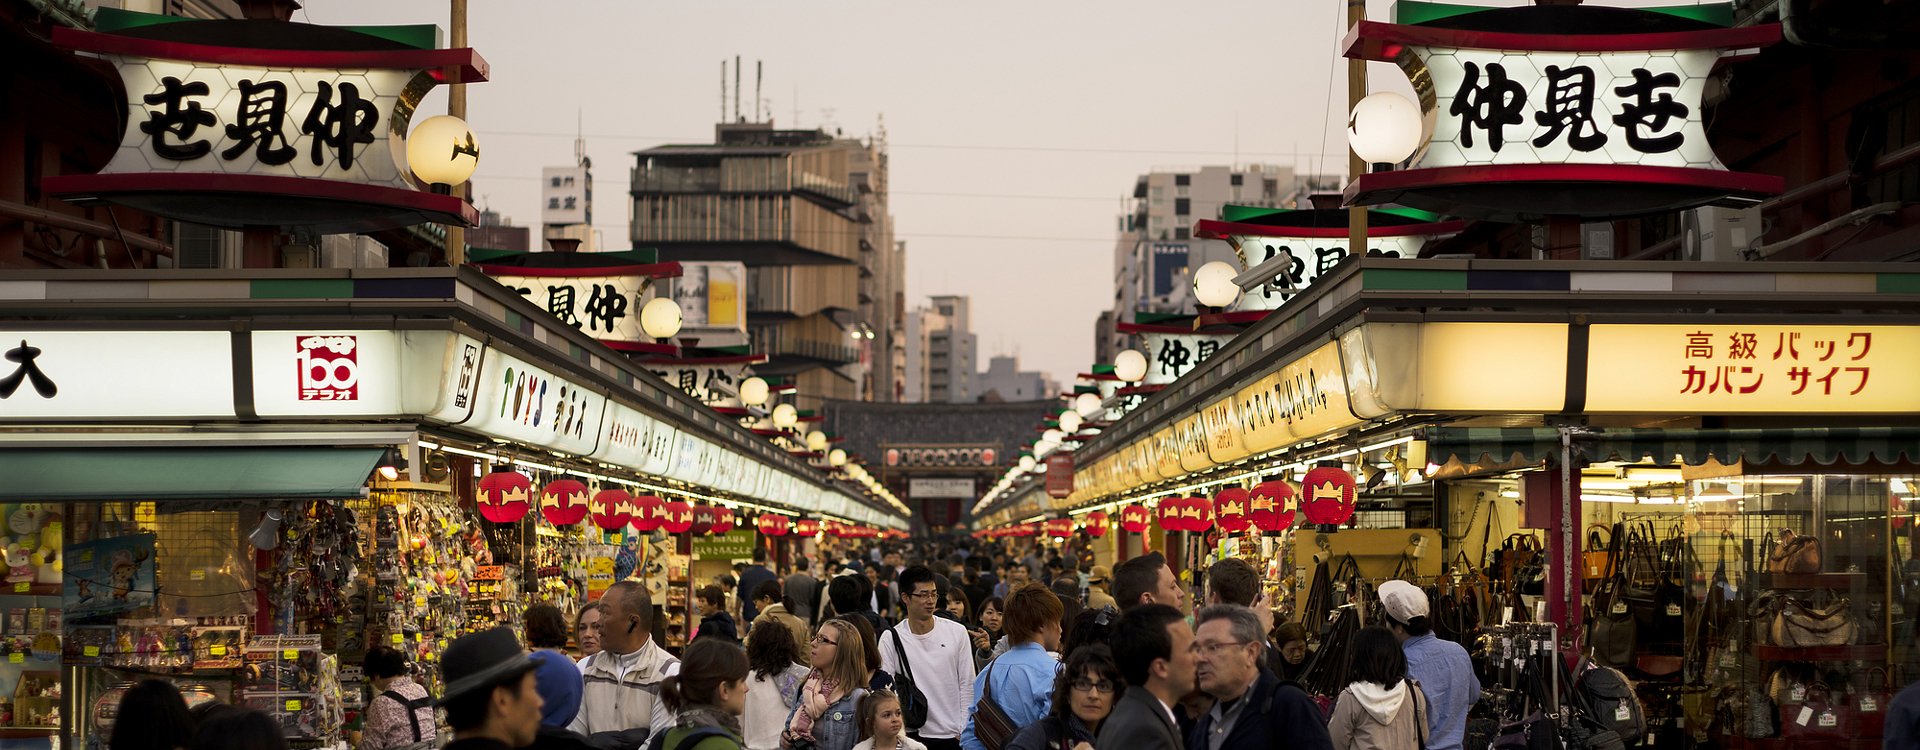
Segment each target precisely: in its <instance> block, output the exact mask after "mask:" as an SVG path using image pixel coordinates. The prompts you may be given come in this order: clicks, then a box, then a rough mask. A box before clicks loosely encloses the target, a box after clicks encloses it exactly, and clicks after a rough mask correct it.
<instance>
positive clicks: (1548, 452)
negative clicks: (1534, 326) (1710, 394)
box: [1426, 427, 1920, 466]
mask: <svg viewBox="0 0 1920 750" xmlns="http://www.w3.org/2000/svg"><path fill="white" fill-rule="evenodd" d="M1426 437H1427V460H1428V461H1430V462H1432V463H1436V464H1440V465H1443V466H1444V465H1446V464H1447V463H1448V462H1449V461H1450V460H1452V459H1455V458H1458V459H1459V460H1460V462H1461V463H1463V464H1476V463H1484V464H1498V463H1508V462H1514V461H1519V462H1525V463H1538V462H1541V461H1545V460H1548V459H1550V458H1555V457H1558V456H1559V454H1560V432H1559V431H1558V430H1556V429H1553V428H1549V427H1429V428H1427V430H1426ZM1573 447H1574V450H1575V451H1577V452H1578V453H1579V454H1580V456H1581V457H1582V458H1585V459H1586V460H1588V461H1639V460H1641V459H1642V458H1646V457H1651V460H1652V461H1654V462H1656V463H1663V464H1664V463H1669V462H1671V461H1673V460H1674V458H1675V457H1676V456H1678V457H1679V460H1680V461H1681V462H1683V463H1686V464H1688V465H1692V466H1697V465H1700V464H1703V463H1706V462H1707V459H1708V458H1709V457H1711V458H1713V459H1714V460H1716V461H1719V462H1721V463H1732V462H1734V461H1736V460H1741V459H1744V460H1747V461H1750V462H1758V463H1782V464H1787V465H1797V464H1800V463H1804V462H1806V461H1808V460H1811V461H1814V462H1816V463H1819V464H1823V465H1825V464H1832V463H1834V462H1836V461H1845V462H1847V463H1853V464H1858V463H1865V462H1868V461H1876V460H1877V461H1884V462H1897V461H1903V460H1906V461H1914V460H1920V427H1811V428H1770V429H1705V428H1675V429H1624V428H1621V429H1594V430H1588V431H1585V432H1578V433H1575V434H1574V439H1573Z"/></svg>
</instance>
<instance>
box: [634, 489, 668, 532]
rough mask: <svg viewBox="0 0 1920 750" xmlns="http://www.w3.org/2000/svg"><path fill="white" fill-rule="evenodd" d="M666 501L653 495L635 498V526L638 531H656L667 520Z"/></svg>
mask: <svg viewBox="0 0 1920 750" xmlns="http://www.w3.org/2000/svg"><path fill="white" fill-rule="evenodd" d="M666 505H667V504H666V501H664V500H661V499H660V498H658V497H655V496H653V495H641V496H639V497H636V498H634V499H633V528H634V529H635V530H636V531H654V530H656V529H659V528H660V524H661V522H662V521H665V520H666Z"/></svg>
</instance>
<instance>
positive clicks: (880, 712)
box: [853, 690, 927, 750]
mask: <svg viewBox="0 0 1920 750" xmlns="http://www.w3.org/2000/svg"><path fill="white" fill-rule="evenodd" d="M859 716H860V744H858V745H854V746H853V750H927V746H926V745H923V744H920V741H919V740H915V739H914V738H912V737H908V736H907V734H906V731H907V720H906V717H905V715H904V714H902V713H901V711H900V696H898V695H894V693H893V691H891V690H875V691H873V692H871V693H868V694H867V697H866V698H865V699H864V700H861V701H860V712H859Z"/></svg>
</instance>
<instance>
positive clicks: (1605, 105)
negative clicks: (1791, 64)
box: [1346, 8, 1784, 220]
mask: <svg viewBox="0 0 1920 750" xmlns="http://www.w3.org/2000/svg"><path fill="white" fill-rule="evenodd" d="M1592 10H1593V12H1588V11H1587V10H1582V9H1578V8H1576V9H1574V10H1572V11H1560V10H1540V11H1528V13H1529V14H1531V15H1536V16H1540V17H1541V18H1542V19H1546V18H1551V19H1552V21H1551V22H1543V21H1536V22H1535V24H1536V25H1537V26H1539V27H1540V28H1548V27H1555V28H1559V29H1564V30H1565V31H1567V32H1574V33H1562V34H1529V33H1510V32H1508V31H1507V30H1506V29H1499V30H1496V29H1491V28H1488V29H1479V28H1473V23H1474V21H1473V19H1474V16H1475V14H1471V13H1469V14H1466V15H1464V16H1459V17H1457V19H1458V20H1459V22H1460V23H1459V24H1458V25H1451V26H1449V27H1446V28H1440V27H1436V26H1403V25H1395V24H1386V23H1377V22H1371V21H1362V22H1361V23H1360V24H1359V25H1358V26H1356V27H1355V29H1354V30H1353V31H1352V32H1351V33H1350V34H1349V35H1348V37H1347V41H1346V48H1347V49H1346V55H1347V56H1348V57H1352V58H1359V59H1367V60H1378V61H1381V62H1393V63H1396V64H1397V65H1399V67H1400V68H1401V69H1402V70H1403V71H1404V72H1406V73H1407V75H1408V77H1409V78H1410V79H1414V80H1419V81H1421V83H1422V85H1421V86H1419V87H1417V88H1419V89H1420V91H1421V93H1422V94H1423V97H1422V100H1421V102H1420V107H1421V110H1422V112H1423V113H1424V114H1425V117H1426V124H1427V131H1428V132H1427V135H1428V139H1427V142H1426V143H1425V144H1424V145H1423V146H1422V147H1421V148H1420V149H1419V150H1418V151H1417V152H1416V153H1415V154H1414V155H1413V156H1412V158H1411V159H1410V160H1409V161H1410V162H1411V166H1410V167H1409V168H1407V169H1404V170H1397V171H1387V172H1378V173H1374V174H1368V175H1363V176H1361V177H1360V178H1359V179H1356V180H1355V182H1354V184H1353V185H1352V186H1350V187H1349V188H1348V190H1347V197H1348V198H1349V200H1350V201H1355V202H1358V203H1360V204H1372V203H1381V202H1387V201H1395V200H1397V201H1398V202H1399V203H1401V204H1403V205H1409V206H1415V207H1418V208H1423V209H1428V210H1433V211H1441V212H1449V213H1455V214H1456V215H1461V216H1476V217H1486V218H1498V219H1500V220H1514V219H1525V218H1537V217H1544V216H1546V215H1553V213H1554V212H1555V211H1558V212H1559V214H1558V215H1563V216H1590V217H1596V218H1598V217H1606V216H1631V215H1638V214H1644V213H1651V212H1653V211H1654V210H1676V209H1680V208H1686V207H1690V206H1695V205H1701V204H1704V203H1708V202H1711V201H1714V200H1719V199H1721V198H1725V197H1727V196H1729V195H1736V196H1741V197H1743V198H1747V199H1754V198H1757V197H1758V196H1761V195H1766V194H1771V193H1777V192H1779V191H1780V190H1781V189H1783V187H1784V184H1783V182H1782V181H1781V180H1780V179H1779V178H1777V177H1772V178H1769V177H1767V176H1765V175H1749V174H1742V173H1735V172H1729V171H1727V168H1726V166H1725V165H1723V164H1721V162H1720V159H1719V157H1717V156H1715V154H1714V152H1713V147H1712V145H1711V144H1709V143H1708V141H1707V135H1706V127H1705V125H1706V119H1707V117H1706V116H1707V114H1708V111H1707V110H1708V107H1707V106H1706V104H1705V92H1706V89H1707V82H1708V80H1709V79H1710V78H1712V77H1713V74H1714V72H1715V70H1716V69H1717V68H1718V66H1720V65H1721V64H1723V63H1725V62H1727V61H1728V60H1729V59H1737V58H1740V57H1745V56H1750V55H1752V54H1757V53H1758V50H1759V48H1760V47H1763V46H1766V45H1768V44H1772V43H1773V42H1775V41H1778V40H1779V39H1780V27H1779V25H1777V24H1762V25H1754V26H1746V27H1740V28H1720V29H1698V28H1695V27H1685V28H1684V29H1681V28H1679V27H1669V28H1672V29H1673V30H1671V31H1669V30H1667V29H1661V28H1659V27H1660V19H1661V18H1662V16H1659V15H1658V14H1656V13H1653V12H1650V11H1642V12H1641V13H1642V14H1644V15H1642V16H1641V17H1640V18H1637V19H1632V20H1627V18H1626V17H1627V16H1628V15H1629V14H1626V13H1618V12H1614V13H1607V11H1611V10H1612V9H1592ZM1511 15H1517V14H1509V16H1511ZM1582 16H1584V17H1582ZM1509 23H1511V21H1509ZM1650 31H1654V32H1655V33H1649V32H1650ZM1515 183H1520V184H1518V185H1516V184H1515ZM1525 183H1538V184H1542V185H1544V184H1548V183H1553V184H1555V189H1553V190H1526V189H1524V188H1525V187H1526V186H1525ZM1636 184H1638V185H1642V186H1645V185H1655V186H1658V187H1659V188H1660V189H1657V190H1646V189H1642V190H1639V191H1637V194H1636V191H1635V189H1634V186H1635V185H1636ZM1516 188H1520V189H1516ZM1600 191H1608V192H1600ZM1612 193H1626V195H1620V196H1617V197H1614V198H1612V199H1610V200H1593V198H1594V197H1597V196H1602V195H1610V194H1612Z"/></svg>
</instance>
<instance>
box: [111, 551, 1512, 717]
mask: <svg viewBox="0 0 1920 750" xmlns="http://www.w3.org/2000/svg"><path fill="white" fill-rule="evenodd" d="M1204 575H1205V577H1206V582H1207V587H1206V590H1207V591H1208V592H1209V593H1208V600H1207V601H1206V602H1204V603H1199V602H1196V603H1195V604H1196V607H1195V611H1194V613H1193V615H1192V616H1191V617H1189V616H1188V615H1187V614H1185V612H1184V607H1185V605H1186V604H1187V602H1186V598H1187V593H1186V589H1185V588H1184V587H1183V586H1182V585H1181V582H1180V580H1179V578H1178V576H1176V575H1175V573H1174V571H1173V570H1172V569H1171V568H1170V567H1169V566H1168V565H1167V562H1166V560H1165V559H1164V558H1163V557H1161V555H1160V554H1159V553H1157V552H1152V553H1148V554H1146V555H1141V556H1136V557H1133V558H1131V559H1129V560H1126V561H1125V562H1122V563H1120V564H1118V565H1116V566H1114V567H1113V568H1111V569H1109V568H1108V567H1106V566H1096V565H1092V564H1091V561H1090V560H1086V559H1076V558H1074V557H1066V558H1063V557H1062V556H1060V555H1057V554H1053V553H1052V551H1050V550H1047V549H1046V548H1044V547H1040V546H1035V547H1034V548H1033V549H1031V550H1027V551H1026V552H1025V554H1024V555H1016V554H1014V553H1012V552H1010V551H1007V550H1001V549H991V550H973V549H958V550H949V549H945V548H937V549H930V548H927V547H925V546H918V545H916V546H912V547H906V548H880V547H876V548H872V549H869V550H865V551H864V552H863V553H862V554H861V555H860V556H858V557H853V558H847V559H829V560H819V561H813V560H808V559H805V558H798V559H795V560H794V561H793V563H792V565H791V567H790V568H788V569H784V570H775V569H773V568H771V567H769V566H768V565H767V556H766V551H765V550H764V549H758V550H755V554H754V563H753V564H752V565H746V566H741V567H740V568H739V569H737V570H735V571H734V573H733V574H732V575H727V576H723V577H720V578H719V579H718V580H716V581H715V582H714V583H713V584H712V585H709V586H705V587H703V588H702V589H700V590H699V591H698V593H697V597H696V599H697V601H698V603H699V608H700V613H701V619H700V624H699V627H698V630H697V631H696V636H695V637H694V638H693V639H692V640H691V642H690V643H689V645H688V646H687V647H686V648H685V649H684V651H683V653H682V654H681V655H680V656H679V657H678V658H676V657H675V656H673V655H672V654H670V653H669V652H668V651H667V650H666V649H664V648H662V647H661V646H660V645H658V644H657V643H655V642H654V638H653V635H652V634H653V632H654V631H653V619H654V607H653V605H652V600H651V597H650V596H649V594H648V591H647V589H646V587H645V586H644V585H642V584H640V583H638V582H621V583H617V584H615V585H614V586H612V587H611V588H609V589H608V590H607V591H606V593H605V594H604V595H603V596H602V597H601V598H600V599H599V600H598V601H596V602H594V603H592V604H589V605H587V606H585V607H584V608H582V609H581V611H580V612H578V613H577V614H576V615H575V616H574V618H573V621H572V623H571V632H572V641H573V642H575V643H576V644H577V646H578V654H579V655H578V658H577V660H576V659H575V658H574V657H572V656H570V655H568V654H567V653H565V650H566V648H567V643H568V641H569V638H568V631H569V623H568V622H567V620H566V618H565V617H564V615H563V614H562V613H561V612H560V611H559V610H557V609H555V608H553V607H551V606H545V605H537V606H534V607H532V608H529V610H528V611H527V612H526V616H525V623H524V632H525V643H524V644H523V643H522V642H520V641H519V640H518V639H516V638H515V637H514V635H513V633H512V631H510V630H507V629H505V628H496V629H494V630H490V631H486V632H483V633H477V634H473V635H469V636H465V637H462V638H460V639H458V640H456V641H454V642H453V644H452V646H451V647H449V649H448V650H447V652H446V654H445V655H444V656H443V658H442V660H441V663H440V668H441V670H442V681H443V684H444V686H445V688H444V695H442V696H441V697H440V699H439V700H438V701H437V702H434V701H431V700H429V699H428V697H427V694H426V691H425V690H424V689H422V688H421V687H420V686H419V685H418V684H416V683H415V682H414V681H412V680H410V679H409V678H408V677H407V665H406V664H405V661H404V659H403V657H402V656H401V655H400V654H399V653H397V652H395V651H393V650H391V649H386V648H375V649H373V650H372V651H370V652H369V654H368V656H367V660H366V667H365V669H366V673H367V675H368V676H369V678H370V679H371V680H372V682H373V687H374V695H375V697H374V698H373V700H372V702H371V704H370V705H369V707H368V710H367V712H366V714H365V716H366V718H365V722H364V726H363V727H362V730H361V732H360V733H359V736H358V737H357V739H356V741H357V745H358V747H359V748H360V750H388V749H389V748H397V749H398V750H424V749H425V748H429V747H434V746H438V745H439V744H441V743H440V738H439V737H438V736H437V732H436V730H435V726H434V724H435V722H434V709H435V707H436V706H437V707H439V708H441V709H443V710H444V711H445V717H446V722H447V726H449V727H450V728H451V729H452V732H453V738H452V742H451V743H448V744H447V746H448V747H450V748H452V750H505V749H506V748H525V747H532V748H539V749H540V750H640V749H641V748H646V750H1095V749H1096V748H1097V749H1098V750H1250V749H1251V748H1255V747H1263V746H1268V745H1270V744H1271V743H1273V742H1274V741H1275V738H1286V742H1287V744H1288V746H1289V747H1291V748H1296V749H1297V750H1459V749H1460V747H1461V745H1462V741H1463V738H1464V730H1465V724H1466V716H1467V711H1468V710H1469V709H1470V708H1471V706H1472V703H1473V701H1474V700H1476V699H1477V698H1478V696H1479V691H1478V689H1477V683H1475V682H1473V680H1474V677H1473V673H1472V669H1471V665H1470V664H1469V662H1468V658H1467V655H1466V652H1465V650H1464V649H1462V648H1461V647H1460V646H1459V645H1458V644H1454V643H1451V642H1448V641H1442V640H1439V639H1437V638H1435V637H1434V636H1433V634H1432V632H1431V629H1430V626H1429V624H1428V609H1427V608H1428V602H1427V599H1426V596H1425V594H1424V593H1423V592H1421V590H1420V589H1419V588H1417V587H1414V586H1412V585H1410V584H1402V585H1396V583H1398V582H1390V583H1387V584H1384V585H1382V586H1381V587H1380V590H1379V593H1380V596H1381V601H1382V605H1383V608H1384V609H1385V612H1386V615H1387V617H1386V620H1387V623H1388V624H1387V626H1386V627H1373V628H1367V629H1365V630H1363V631H1361V633H1360V634H1359V635H1358V636H1356V637H1355V638H1354V639H1353V641H1352V644H1353V648H1354V652H1353V654H1352V669H1351V672H1352V682H1351V684H1349V685H1348V686H1347V687H1346V688H1345V689H1344V690H1343V691H1341V693H1340V694H1339V696H1338V698H1337V699H1336V700H1335V701H1333V703H1332V705H1331V706H1329V707H1327V708H1323V707H1322V705H1321V704H1319V703H1316V702H1315V700H1314V699H1313V698H1311V697H1309V696H1308V695H1307V693H1306V692H1305V691H1303V690H1302V689H1301V687H1300V686H1299V683H1298V679H1299V678H1300V676H1301V673H1302V670H1303V669H1304V668H1305V665H1306V664H1307V663H1308V661H1309V654H1308V650H1307V640H1308V638H1307V628H1305V627H1304V626H1302V625H1301V624H1299V623H1290V622H1280V623H1275V622H1274V621H1273V620H1274V614H1273V610H1272V608H1271V607H1269V606H1268V603H1267V599H1266V595H1265V593H1264V589H1265V587H1264V586H1263V585H1262V583H1261V577H1260V575H1259V574H1258V572H1257V571H1256V570H1255V568H1254V567H1253V566H1251V565H1249V564H1247V563H1246V562H1245V561H1242V560H1238V559H1226V560H1222V561H1220V562H1219V563H1216V564H1214V565H1212V566H1211V567H1210V568H1208V569H1207V570H1206V571H1204ZM169 691H171V693H170V697H169ZM176 704H177V705H176ZM176 709H177V710H176ZM129 712H131V713H129ZM129 719H132V720H133V723H132V724H131V725H132V726H138V727H140V728H139V729H138V730H137V731H127V732H120V731H116V732H115V734H114V736H113V741H112V748H111V750H175V749H176V748H190V749H191V750H281V749H282V748H285V747H286V743H285V741H284V740H282V739H279V737H278V732H277V729H276V728H275V727H274V726H273V725H272V722H271V719H269V718H267V717H265V716H264V715H261V714H258V712H250V711H246V710H244V709H240V708H235V707H232V706H219V707H218V708H216V709H213V710H206V711H203V712H202V715H198V716H195V715H190V714H189V713H188V712H187V711H186V708H185V705H184V703H182V702H181V699H180V697H179V693H178V691H177V690H171V686H170V685H169V684H168V683H165V682H164V681H150V682H148V683H144V684H142V685H140V686H138V687H136V688H134V689H131V690H129V691H128V693H127V698H126V699H125V701H123V704H122V708H121V713H120V726H122V727H125V726H129V725H130V724H129ZM210 722H214V723H210ZM262 722H265V724H262ZM209 727H217V730H216V731H214V732H213V733H212V735H209ZM269 729H272V730H275V731H265V730H269ZM269 735H270V736H269Z"/></svg>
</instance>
